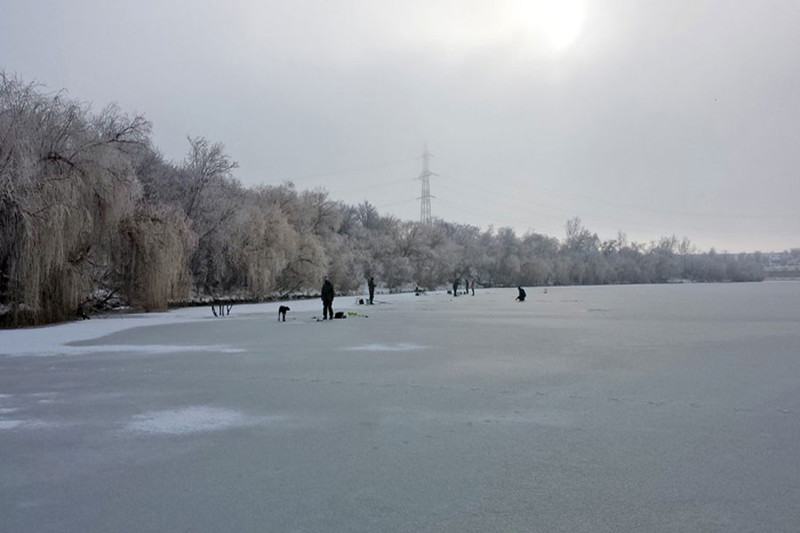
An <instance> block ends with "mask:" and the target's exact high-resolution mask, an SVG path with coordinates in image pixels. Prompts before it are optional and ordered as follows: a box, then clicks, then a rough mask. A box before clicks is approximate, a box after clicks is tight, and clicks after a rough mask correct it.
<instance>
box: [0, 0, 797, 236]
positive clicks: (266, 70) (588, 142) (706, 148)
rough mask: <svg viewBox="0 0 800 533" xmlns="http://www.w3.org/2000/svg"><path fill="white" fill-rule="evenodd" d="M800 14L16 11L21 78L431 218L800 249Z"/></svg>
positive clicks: (80, 1)
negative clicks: (425, 209) (427, 154)
mask: <svg viewBox="0 0 800 533" xmlns="http://www.w3.org/2000/svg"><path fill="white" fill-rule="evenodd" d="M798 21H800V2H797V1H796V0H785V1H772V0H752V1H743V0H740V1H737V0H724V1H722V0H721V1H710V2H704V1H701V0H663V1H645V0H599V1H598V0H583V1H582V0H552V1H547V2H545V1H537V0H529V1H525V0H495V1H474V0H458V1H457V0H449V1H440V0H402V1H400V0H397V1H379V0H371V1H367V0H361V1H357V0H327V1H326V0H291V1H290V0H287V1H281V2H278V1H270V0H265V1H257V0H226V1H225V2H222V1H211V0H175V1H173V0H152V1H151V0H135V1H132V0H114V1H109V0H96V1H95V0H69V1H65V0H3V2H2V4H0V68H2V69H4V70H5V71H6V73H8V74H16V75H17V76H18V77H20V78H21V79H23V80H24V81H38V82H41V83H42V84H44V85H45V86H46V88H47V90H52V91H54V90H58V89H62V88H63V89H66V90H67V91H68V94H69V96H70V97H72V98H74V99H78V100H82V101H86V102H91V103H92V104H93V106H94V107H95V108H96V109H99V108H101V107H103V106H104V105H106V104H108V103H110V102H116V103H118V104H119V105H120V106H121V107H122V109H123V110H125V111H128V112H140V113H143V114H145V115H146V116H147V117H148V118H149V119H150V121H151V122H152V123H153V128H154V136H153V137H154V140H155V143H156V145H157V146H158V148H159V149H160V150H161V151H162V152H163V154H164V155H165V156H166V157H167V158H168V159H170V160H173V161H176V162H179V161H181V160H182V159H183V157H184V155H185V154H186V152H187V150H188V147H189V145H188V142H187V140H186V137H187V136H188V135H191V136H205V137H207V138H208V139H209V140H212V141H220V142H222V143H223V144H225V146H226V148H227V150H228V152H229V154H230V155H231V157H232V158H233V159H234V160H236V161H238V163H239V165H240V168H239V169H238V170H237V173H236V175H237V177H238V178H239V179H240V180H241V182H242V183H243V184H244V185H246V186H255V185H258V184H267V185H277V184H280V183H282V182H283V181H286V180H292V181H294V182H295V184H296V185H297V186H298V187H299V188H301V189H305V188H316V187H324V188H325V189H326V190H327V191H328V192H329V193H330V196H331V197H332V198H333V199H336V200H342V201H345V202H347V203H350V204H358V203H361V202H363V201H364V200H368V201H369V202H370V203H372V204H373V205H375V206H376V207H377V208H378V210H379V211H380V212H381V213H383V214H394V215H396V216H398V217H400V218H402V219H409V220H417V219H419V213H420V201H419V196H420V189H421V183H420V181H418V180H417V178H418V176H419V175H420V172H421V170H422V160H421V154H422V151H423V147H424V145H425V143H426V142H427V144H428V146H429V149H430V151H431V153H433V154H434V157H432V158H431V170H432V171H434V172H436V173H437V174H438V176H435V177H433V178H431V193H432V195H433V196H434V198H433V200H432V202H431V204H432V213H433V216H434V217H438V218H442V219H445V220H448V221H453V222H461V223H467V224H472V225H475V226H479V227H481V228H486V227H488V226H489V225H490V224H493V225H494V226H495V227H502V226H511V227H513V228H514V229H515V230H517V231H518V233H519V234H522V233H524V232H525V231H527V230H533V231H536V232H540V233H544V234H547V235H551V236H555V237H559V238H562V237H563V236H564V225H565V222H566V220H567V219H568V218H571V217H573V216H578V217H581V219H582V220H583V222H584V225H585V226H586V227H587V228H588V229H590V230H592V231H594V232H597V233H598V235H599V236H600V237H601V238H603V239H606V238H611V237H614V236H616V234H617V232H618V231H620V230H621V231H624V232H625V233H626V234H627V235H628V238H629V239H630V240H633V241H638V242H649V241H650V240H653V239H657V238H658V237H660V236H668V235H673V234H674V235H676V236H678V237H679V238H680V237H683V236H686V237H689V238H690V239H691V240H692V241H693V242H694V243H695V244H696V245H697V246H698V247H699V248H701V249H704V250H705V249H708V248H709V247H712V246H713V247H715V248H716V249H717V250H718V251H724V250H727V251H754V250H762V251H770V250H783V249H788V248H790V247H800V214H798V199H799V198H800V31H798Z"/></svg>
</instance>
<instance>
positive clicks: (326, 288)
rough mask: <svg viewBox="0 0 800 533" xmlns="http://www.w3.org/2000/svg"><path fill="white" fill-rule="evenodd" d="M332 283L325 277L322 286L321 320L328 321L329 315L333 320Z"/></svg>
mask: <svg viewBox="0 0 800 533" xmlns="http://www.w3.org/2000/svg"><path fill="white" fill-rule="evenodd" d="M334 296H335V295H334V293H333V283H331V280H329V279H328V277H327V276H326V277H325V282H324V283H323V284H322V320H328V316H329V315H330V318H331V320H333V297H334Z"/></svg>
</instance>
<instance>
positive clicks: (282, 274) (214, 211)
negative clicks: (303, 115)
mask: <svg viewBox="0 0 800 533" xmlns="http://www.w3.org/2000/svg"><path fill="white" fill-rule="evenodd" d="M151 134H152V132H151V125H150V123H149V122H148V121H147V119H146V118H145V117H144V116H142V115H131V114H128V113H125V112H124V111H122V110H121V109H119V108H118V107H117V106H115V105H109V106H107V107H105V108H103V109H101V110H100V111H94V110H93V109H92V108H91V106H89V105H87V104H84V103H81V102H78V101H75V100H72V99H70V98H68V97H67V95H66V94H65V93H64V92H57V93H46V92H44V91H43V90H42V89H41V87H40V86H38V85H36V84H31V83H24V82H22V81H21V80H19V79H17V78H16V77H12V76H9V75H7V74H6V73H3V72H0V324H2V325H4V326H20V325H31V324H43V323H50V322H57V321H62V320H69V319H72V318H74V317H75V316H76V314H78V315H84V314H87V313H90V312H92V311H94V310H100V309H104V308H108V307H112V306H113V307H120V306H128V307H132V308H136V309H142V310H146V311H150V310H160V309H164V308H166V307H167V306H168V305H169V304H170V303H187V302H191V301H202V300H209V299H214V298H217V299H219V298H243V299H250V300H265V299H270V298H281V297H287V296H291V295H302V294H306V295H308V294H314V293H315V292H317V291H318V290H319V286H320V284H321V280H322V278H323V277H324V276H325V275H327V276H329V277H330V279H331V280H332V281H333V283H334V285H335V286H336V288H337V292H339V293H353V292H356V291H360V290H361V289H362V285H363V284H364V283H365V280H366V279H367V278H368V277H370V276H374V277H375V279H376V280H379V282H380V283H381V284H382V285H383V286H385V287H387V288H388V289H389V290H399V289H402V288H405V287H414V286H418V287H422V288H427V289H434V288H437V287H441V286H442V285H447V284H450V283H452V281H453V280H454V279H464V278H469V279H475V280H476V281H477V283H478V284H479V285H482V286H517V285H525V286H530V285H568V284H604V283H663V282H666V281H669V280H673V279H677V278H684V279H688V280H693V281H724V280H729V281H744V280H760V279H763V272H762V270H761V267H760V265H759V264H758V263H757V262H756V261H753V260H749V259H747V258H746V257H744V256H729V255H723V254H716V253H714V251H713V250H711V251H709V252H707V253H697V252H696V250H695V249H694V247H693V246H692V245H691V243H690V242H689V240H688V239H686V238H684V239H682V240H678V239H677V238H675V237H664V238H662V239H660V240H659V241H657V242H652V243H649V244H643V243H635V242H629V241H628V240H627V238H626V237H625V235H624V234H623V233H620V234H619V235H618V236H617V238H615V239H612V240H606V241H601V240H600V239H599V238H598V237H597V235H596V234H594V233H592V232H591V231H589V230H588V229H586V228H585V227H584V226H583V224H582V223H581V221H580V219H578V218H574V219H571V220H569V221H567V224H566V235H565V237H564V238H563V239H562V240H559V239H557V238H554V237H550V236H546V235H541V234H538V233H535V232H527V233H525V234H524V235H517V234H516V233H515V231H514V230H513V229H511V228H500V229H496V230H495V229H494V228H489V229H488V230H481V229H479V228H477V227H475V226H471V225H463V224H454V223H449V222H446V221H442V220H437V221H435V222H434V223H433V224H423V223H420V222H414V221H406V220H400V219H398V218H396V217H394V216H391V215H381V214H380V213H379V212H378V210H377V209H376V208H375V207H374V206H373V205H372V204H370V203H369V202H367V201H364V202H363V203H361V204H359V205H347V204H345V203H342V202H339V201H335V200H333V199H331V198H330V197H329V195H328V193H327V192H326V191H325V190H324V189H315V190H298V189H297V188H296V187H295V186H294V185H293V184H292V183H291V182H285V183H283V184H281V185H277V186H266V185H264V186H258V187H250V188H248V187H244V186H242V184H241V183H240V182H239V181H238V180H237V179H236V177H235V170H236V168H237V164H236V163H235V162H234V161H232V160H231V158H230V156H229V155H228V154H227V153H226V151H225V147H224V146H223V145H222V144H221V143H213V142H211V141H209V140H207V139H205V138H202V137H190V138H189V139H188V149H187V154H186V157H185V158H184V160H183V161H180V162H173V161H168V160H166V159H165V158H164V157H163V155H162V154H161V153H160V152H159V150H158V149H157V147H155V146H154V144H153V142H152V137H151Z"/></svg>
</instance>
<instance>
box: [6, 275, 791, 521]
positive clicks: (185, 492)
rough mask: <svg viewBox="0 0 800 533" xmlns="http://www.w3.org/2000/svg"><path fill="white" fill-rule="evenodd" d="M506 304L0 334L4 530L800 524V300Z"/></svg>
mask: <svg viewBox="0 0 800 533" xmlns="http://www.w3.org/2000/svg"><path fill="white" fill-rule="evenodd" d="M515 296H516V289H495V290H483V291H481V290H478V291H477V295H476V296H474V297H473V296H459V297H458V298H453V297H451V296H449V295H446V294H428V295H424V296H420V297H414V296H413V295H398V296H383V295H379V296H378V297H377V298H376V300H378V301H379V302H380V303H378V304H376V305H374V306H359V305H356V304H355V299H354V298H352V297H341V298H338V299H337V300H336V302H335V308H336V309H337V310H345V311H347V310H351V311H355V312H358V313H359V314H360V315H361V314H366V315H368V317H364V316H356V317H350V318H348V319H347V320H336V321H330V322H315V321H314V320H313V319H312V317H313V316H319V315H320V314H321V305H318V302H316V301H314V302H292V303H290V304H289V305H291V306H292V308H293V310H292V311H291V312H290V313H289V316H288V321H287V322H285V323H279V322H277V306H278V304H262V305H249V306H237V307H234V309H233V311H232V313H233V314H232V315H231V316H230V317H227V318H224V319H216V318H213V317H211V312H210V310H209V309H208V308H197V309H182V310H176V311H173V312H170V313H164V314H154V315H135V316H130V317H125V318H105V319H95V320H91V321H88V322H82V323H74V324H66V325H60V326H55V327H48V328H36V329H29V330H24V331H0V531H2V532H4V533H5V532H9V533H12V532H14V533H16V532H30V533H44V532H75V533H89V532H98V533H100V532H102V533H108V532H136V533H141V532H167V531H174V532H178V531H192V532H224V531H230V532H265V531H271V532H273V531H274V532H339V531H342V532H345V531H346V532H442V531H444V532H489V531H503V532H507V531H520V532H522V531H524V532H528V531H543V532H552V531H564V532H592V533H596V532H622V531H624V532H627V531H637V532H640V531H641V532H682V533H683V532H724V533H731V532H761V531H769V532H797V531H800V505H798V502H800V452H799V451H798V449H799V447H800V283H797V282H774V283H769V282H766V283H756V284H724V285H723V284H720V285H690V284H687V285H663V286H622V287H558V288H551V289H549V290H548V291H547V292H546V293H545V292H544V291H543V290H542V289H534V288H531V289H529V290H528V301H526V302H524V303H516V302H514V298H515Z"/></svg>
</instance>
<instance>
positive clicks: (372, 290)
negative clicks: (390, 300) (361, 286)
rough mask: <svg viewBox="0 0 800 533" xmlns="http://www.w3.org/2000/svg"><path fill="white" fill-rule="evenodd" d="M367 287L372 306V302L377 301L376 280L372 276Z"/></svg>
mask: <svg viewBox="0 0 800 533" xmlns="http://www.w3.org/2000/svg"><path fill="white" fill-rule="evenodd" d="M367 287H369V304H370V305H372V301H373V300H374V299H375V278H373V277H372V276H370V277H369V281H368V282H367Z"/></svg>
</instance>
